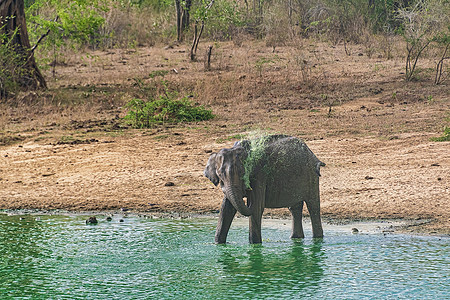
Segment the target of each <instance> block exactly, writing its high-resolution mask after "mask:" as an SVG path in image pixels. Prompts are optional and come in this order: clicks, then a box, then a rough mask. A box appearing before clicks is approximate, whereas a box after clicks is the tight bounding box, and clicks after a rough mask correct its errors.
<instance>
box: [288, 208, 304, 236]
mask: <svg viewBox="0 0 450 300" xmlns="http://www.w3.org/2000/svg"><path fill="white" fill-rule="evenodd" d="M289 211H290V212H291V214H292V234H291V239H299V238H304V237H305V234H304V233H303V224H302V213H303V201H302V202H300V203H299V204H297V205H295V206H292V207H289Z"/></svg>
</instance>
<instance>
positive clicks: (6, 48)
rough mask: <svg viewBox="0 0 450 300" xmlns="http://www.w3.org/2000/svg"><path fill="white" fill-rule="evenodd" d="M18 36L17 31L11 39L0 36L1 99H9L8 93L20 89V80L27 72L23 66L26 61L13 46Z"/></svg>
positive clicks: (4, 35) (0, 28) (3, 35)
mask: <svg viewBox="0 0 450 300" xmlns="http://www.w3.org/2000/svg"><path fill="white" fill-rule="evenodd" d="M1 30H2V27H0V31H1ZM16 34H17V30H16V31H15V32H14V33H13V34H12V36H11V37H8V36H7V35H6V34H5V33H1V34H0V66H1V67H0V99H2V98H7V96H8V93H14V92H15V91H16V90H17V89H18V88H19V86H20V82H19V80H20V78H21V77H23V74H24V72H25V69H24V68H23V66H24V65H25V62H26V61H25V60H24V59H23V57H22V56H21V55H20V53H19V52H18V51H16V49H14V47H13V46H12V45H11V41H12V40H13V39H14V38H15V36H16Z"/></svg>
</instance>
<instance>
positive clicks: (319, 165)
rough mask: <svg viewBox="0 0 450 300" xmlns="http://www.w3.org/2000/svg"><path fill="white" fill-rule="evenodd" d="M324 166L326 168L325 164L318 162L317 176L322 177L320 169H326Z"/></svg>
mask: <svg viewBox="0 0 450 300" xmlns="http://www.w3.org/2000/svg"><path fill="white" fill-rule="evenodd" d="M324 166H325V163H324V162H321V161H319V162H317V164H316V173H317V176H320V167H324Z"/></svg>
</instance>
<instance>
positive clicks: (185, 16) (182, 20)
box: [175, 0, 192, 42]
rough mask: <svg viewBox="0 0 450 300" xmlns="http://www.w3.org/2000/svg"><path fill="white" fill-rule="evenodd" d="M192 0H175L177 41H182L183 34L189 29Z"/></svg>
mask: <svg viewBox="0 0 450 300" xmlns="http://www.w3.org/2000/svg"><path fill="white" fill-rule="evenodd" d="M191 6H192V0H175V8H176V10H177V40H178V41H179V42H181V41H182V40H183V32H184V31H185V30H186V29H187V28H188V27H189V19H190V10H191Z"/></svg>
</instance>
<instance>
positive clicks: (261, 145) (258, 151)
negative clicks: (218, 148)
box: [235, 134, 325, 190]
mask: <svg viewBox="0 0 450 300" xmlns="http://www.w3.org/2000/svg"><path fill="white" fill-rule="evenodd" d="M280 138H291V139H292V141H293V142H294V143H293V144H291V145H290V147H283V148H278V149H271V151H272V152H277V153H281V155H279V156H278V159H277V160H276V161H275V163H274V164H271V165H268V164H265V161H267V160H269V159H271V157H270V154H268V153H267V152H268V144H270V143H271V142H273V141H275V140H277V139H280ZM237 144H240V145H241V146H242V147H244V148H245V149H246V150H247V157H246V158H245V159H244V161H243V165H244V170H245V173H244V176H243V181H244V183H245V186H246V188H247V189H249V190H251V189H252V187H251V184H250V181H251V178H250V174H253V173H255V172H265V173H266V174H268V176H269V177H271V175H272V176H274V173H276V171H277V169H278V167H281V166H285V167H286V166H289V165H294V162H293V161H291V160H289V159H287V158H288V157H289V156H288V154H289V153H290V152H292V151H298V150H299V149H300V150H301V151H302V152H304V155H302V157H303V158H304V159H305V161H306V163H307V164H308V165H309V166H310V167H312V168H314V169H316V172H317V175H319V176H320V167H321V166H325V163H323V162H321V161H319V160H318V159H317V157H316V156H315V155H314V153H313V152H312V151H311V150H310V149H309V148H308V146H307V145H306V144H305V143H304V142H303V141H302V140H300V139H298V138H295V137H291V136H288V135H283V134H276V135H259V136H258V135H255V134H253V135H249V139H248V140H241V141H239V142H237V143H235V145H237ZM274 150H275V151H274ZM293 167H294V166H293Z"/></svg>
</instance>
